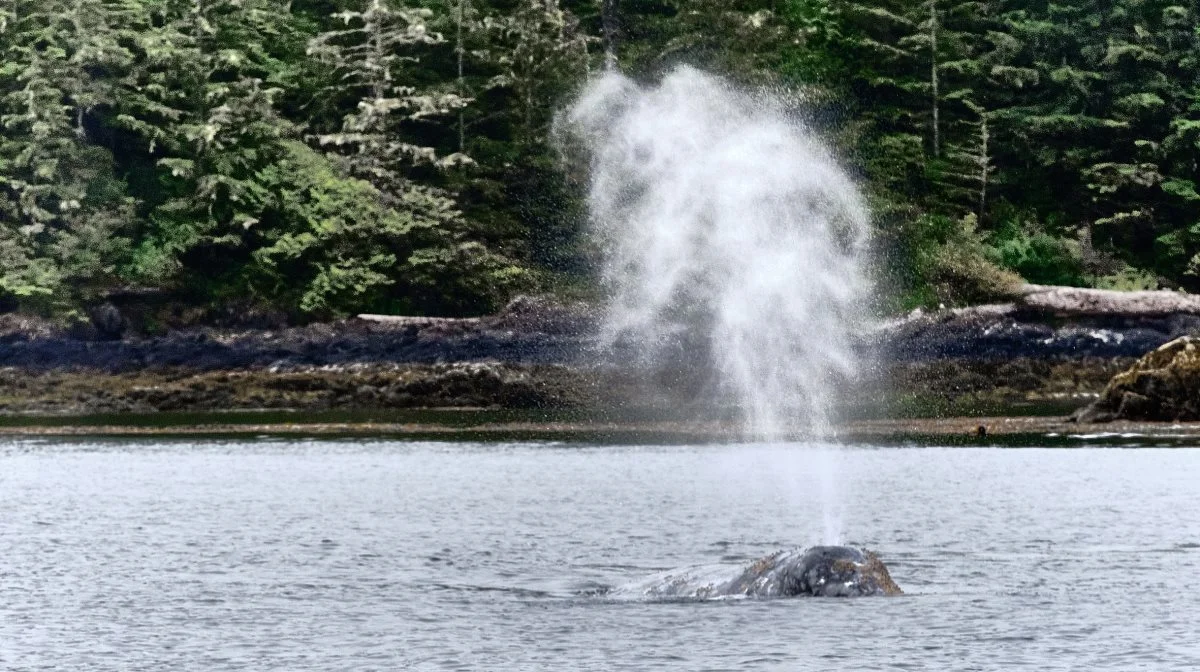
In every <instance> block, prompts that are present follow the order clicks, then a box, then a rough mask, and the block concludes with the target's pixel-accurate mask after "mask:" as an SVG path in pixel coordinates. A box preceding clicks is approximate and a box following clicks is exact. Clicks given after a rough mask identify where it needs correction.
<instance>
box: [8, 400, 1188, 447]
mask: <svg viewBox="0 0 1200 672" xmlns="http://www.w3.org/2000/svg"><path fill="white" fill-rule="evenodd" d="M452 413H453V414H455V415H456V417H454V418H453V419H454V420H455V422H453V423H450V422H445V421H443V422H437V421H430V420H424V421H413V422H388V421H347V422H335V421H312V422H283V421H269V422H253V421H251V422H232V421H230V419H229V418H227V417H226V416H227V415H229V414H228V413H222V414H214V416H213V417H212V418H210V420H214V421H212V422H203V421H196V420H195V419H194V420H193V422H190V423H180V424H174V423H161V424H149V423H147V424H134V423H126V424H105V423H99V422H80V420H82V419H81V418H78V417H73V416H65V417H53V418H46V417H38V416H21V417H20V418H11V417H10V418H7V421H8V422H0V438H3V439H13V440H21V439H38V438H47V439H101V440H102V439H139V438H147V439H150V438H157V439H187V438H225V439H241V438H248V437H256V438H276V439H320V438H330V439H333V438H338V439H363V440H371V439H377V440H401V441H422V440H431V441H442V440H444V441H496V440H512V441H521V440H527V441H534V442H555V443H588V444H595V443H599V444H605V443H614V442H622V443H629V442H633V443H645V444H648V445H659V444H664V445H670V444H710V443H754V442H755V441H754V440H753V439H752V438H748V437H746V436H745V435H744V434H743V433H742V432H741V431H740V430H739V429H738V428H737V427H735V426H734V425H732V424H728V423H721V422H704V421H682V420H660V421H636V420H632V421H604V420H575V421H573V420H545V421H530V420H514V421H497V420H496V419H494V418H490V417H488V414H489V412H487V411H481V410H461V409H456V410H454V411H452ZM473 417H474V418H476V419H475V420H472V418H473ZM18 419H19V420H20V421H21V424H12V421H13V420H18ZM138 419H140V420H153V419H154V418H153V416H150V417H147V416H141V417H139V418H138ZM444 419H445V418H443V420H444ZM50 420H53V421H54V422H49V421H50ZM39 421H41V422H39ZM980 427H984V428H985V430H986V431H985V433H984V434H983V435H981V434H980V433H979V431H978V430H979V428H980ZM805 440H820V441H831V442H833V443H835V444H847V445H855V444H860V443H869V444H871V445H885V446H888V445H912V444H919V445H927V446H958V447H972V446H996V445H1010V446H1013V447H1020V446H1033V445H1038V446H1045V445H1061V446H1070V445H1082V444H1087V445H1093V444H1097V443H1099V444H1104V445H1159V444H1165V445H1197V446H1200V422H1190V423H1156V422H1132V421H1116V422H1111V423H1105V424H1102V425H1081V424H1077V423H1073V422H1069V421H1067V420H1066V419H1065V418H1064V417H1062V416H983V417H969V416H954V417H942V418H907V419H898V418H879V419H868V420H853V421H848V422H844V423H840V424H839V425H837V426H836V427H835V429H834V432H833V434H832V436H824V437H820V438H818V437H814V436H811V435H807V436H806V435H795V436H791V437H788V438H786V439H785V441H788V442H791V441H805Z"/></svg>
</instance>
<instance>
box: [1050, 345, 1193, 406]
mask: <svg viewBox="0 0 1200 672" xmlns="http://www.w3.org/2000/svg"><path fill="white" fill-rule="evenodd" d="M1073 419H1075V420H1076V421H1078V422H1107V421H1110V420H1118V419H1120V420H1162V421H1186V420H1200V337H1197V336H1184V337H1181V338H1177V339H1175V340H1173V341H1171V342H1170V343H1167V344H1165V345H1162V346H1160V347H1159V348H1157V349H1155V350H1153V351H1151V352H1150V353H1149V354H1147V355H1146V356H1144V357H1142V358H1141V359H1139V360H1138V361H1137V362H1136V363H1134V365H1133V366H1131V367H1129V368H1128V369H1126V370H1125V371H1122V372H1121V373H1118V374H1117V375H1116V376H1113V379H1112V380H1111V381H1110V382H1109V383H1108V386H1107V387H1105V388H1104V391H1103V392H1102V393H1101V394H1100V398H1099V399H1098V400H1096V401H1095V402H1094V403H1092V404H1091V405H1089V406H1087V407H1085V408H1083V409H1081V410H1080V411H1078V412H1077V413H1076V414H1075V415H1074V416H1073Z"/></svg>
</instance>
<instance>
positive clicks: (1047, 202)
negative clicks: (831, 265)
mask: <svg viewBox="0 0 1200 672" xmlns="http://www.w3.org/2000/svg"><path fill="white" fill-rule="evenodd" d="M1197 11H1198V10H1197V7H1196V5H1195V3H1189V4H1177V2H1174V1H1170V0H1077V1H1071V0H1060V1H1057V2H1056V1H1042V0H981V1H979V2H957V1H954V0H925V1H923V2H915V1H913V2H907V1H904V0H867V1H864V2H848V1H846V0H658V1H653V0H599V1H591V0H428V1H424V0H292V1H290V2H289V1H287V0H0V52H3V60H2V61H0V128H2V135H0V309H3V310H4V311H14V310H19V311H24V312H33V313H41V314H45V315H58V316H69V315H75V314H79V312H80V311H81V310H84V309H86V307H87V306H89V305H94V304H95V303H97V302H99V301H103V300H105V299H106V297H109V296H112V295H114V294H117V293H121V292H125V293H129V292H157V293H160V294H162V295H164V296H169V297H170V300H171V301H174V302H177V303H179V304H183V305H190V306H196V307H200V308H204V307H211V306H229V305H233V306H238V307H240V308H239V309H246V310H250V309H259V308H265V309H270V310H276V311H280V312H282V313H285V314H286V315H288V316H289V318H290V319H291V320H293V321H298V322H303V321H311V320H318V319H329V318H335V317H339V316H343V315H347V314H353V313H358V312H381V313H399V314H414V315H474V314H480V313H485V312H488V311H491V310H495V309H496V308H497V307H499V306H502V305H503V304H504V303H505V302H506V301H507V300H508V299H509V298H511V297H512V296H514V295H516V294H518V293H528V292H538V293H551V294H557V295H559V296H563V297H571V298H578V297H583V298H587V297H589V296H595V295H596V294H597V292H599V291H601V290H599V289H598V288H597V287H596V286H595V284H596V280H595V278H594V272H593V271H594V269H595V267H596V264H597V260H598V258H599V250H597V249H596V248H595V244H594V243H593V242H592V241H591V239H590V238H589V235H588V223H587V215H586V211H585V207H584V202H583V200H584V191H585V189H586V180H587V166H586V163H584V162H581V161H580V160H579V159H578V158H577V157H574V158H573V157H571V156H569V154H568V153H564V152H563V151H562V148H561V142H559V140H558V137H557V134H556V130H555V129H556V126H555V119H556V116H557V115H558V113H559V112H560V111H561V110H562V109H563V108H564V107H565V106H566V105H568V104H569V103H570V101H571V99H572V97H573V96H574V95H575V94H576V93H577V92H578V90H579V89H580V87H581V86H582V84H583V83H584V82H585V81H587V79H588V78H589V77H590V76H594V75H595V74H596V73H597V72H600V71H601V70H602V69H603V68H605V67H609V66H612V65H615V67H619V68H620V69H621V70H622V71H624V72H626V73H627V74H630V75H631V76H634V77H636V78H639V79H643V80H646V81H654V80H655V79H656V78H657V77H659V76H661V75H662V74H663V73H664V72H667V71H669V70H670V69H671V68H673V67H676V66H677V65H680V64H690V65H694V66H697V67H701V68H705V69H708V70H711V71H714V72H717V73H720V74H722V75H724V76H725V77H727V78H728V79H729V80H730V81H731V82H735V83H736V84H737V85H738V86H743V87H748V88H753V89H758V88H761V89H766V90H769V91H772V92H774V93H775V94H776V95H779V96H782V97H784V98H785V99H786V100H788V101H789V103H788V104H789V105H790V106H792V107H794V108H795V114H796V118H797V120H798V123H806V124H808V125H810V126H812V127H813V128H814V129H815V130H816V131H817V132H818V133H820V134H821V135H822V137H824V138H825V140H826V141H827V142H829V143H830V144H831V145H832V146H833V147H835V148H836V150H837V152H838V155H839V156H840V157H842V160H843V162H844V164H845V166H846V168H847V169H848V170H849V171H851V173H852V174H853V175H854V176H855V178H856V179H857V181H858V182H859V183H860V184H861V185H862V188H863V190H864V191H865V193H866V194H867V195H868V198H869V200H870V202H871V205H872V211H873V213H874V224H873V225H874V237H873V245H874V247H875V251H876V254H875V258H876V259H877V260H878V264H877V266H878V268H877V269H876V274H877V275H878V276H879V278H880V285H881V286H886V287H889V288H892V289H893V290H894V291H893V292H892V294H891V295H889V296H887V297H886V298H885V300H884V301H883V302H882V304H881V309H883V310H900V309H908V308H912V307H915V306H928V305H937V304H939V303H942V304H949V305H953V304H964V303H971V302H977V301H984V300H989V299H992V298H996V297H998V296H1002V295H1004V294H1005V293H1006V292H1009V291H1011V290H1012V288H1013V287H1014V286H1015V285H1016V284H1017V283H1019V282H1021V281H1022V280H1024V281H1028V282H1035V283H1047V284H1068V285H1078V286H1096V287H1110V288H1121V289H1134V288H1155V287H1163V288H1178V289H1184V290H1193V291H1194V290H1200V193H1198V192H1197V180H1200V167H1198V164H1197V158H1198V156H1200V22H1198V21H1197V16H1196V14H1197Z"/></svg>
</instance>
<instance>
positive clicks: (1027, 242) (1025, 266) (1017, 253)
mask: <svg viewBox="0 0 1200 672" xmlns="http://www.w3.org/2000/svg"><path fill="white" fill-rule="evenodd" d="M991 245H992V247H993V248H994V249H995V253H994V256H995V257H996V258H997V260H998V261H999V263H1000V265H1002V266H1003V267H1005V268H1007V269H1010V270H1012V271H1014V272H1016V273H1018V274H1020V275H1021V277H1023V278H1025V279H1026V280H1028V281H1029V282H1032V283H1035V284H1040V285H1070V286H1074V287H1086V286H1087V285H1088V281H1087V278H1086V276H1085V273H1084V268H1083V259H1082V257H1081V255H1080V252H1079V249H1078V247H1079V246H1078V244H1076V245H1074V246H1072V245H1071V244H1070V242H1069V241H1067V240H1064V239H1062V238H1056V237H1054V236H1051V235H1050V234H1048V233H1046V232H1044V231H1037V230H1034V231H1032V232H1031V231H1028V230H1026V229H1024V228H1022V227H1021V226H1020V224H1019V223H1017V222H1009V223H1007V224H1006V225H1005V226H1003V227H1001V228H1000V229H999V230H998V231H996V233H995V234H993V236H992V241H991Z"/></svg>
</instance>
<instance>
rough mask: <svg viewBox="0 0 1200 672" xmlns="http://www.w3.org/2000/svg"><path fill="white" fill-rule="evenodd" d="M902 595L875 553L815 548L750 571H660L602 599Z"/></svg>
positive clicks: (763, 561) (775, 557) (782, 554)
mask: <svg viewBox="0 0 1200 672" xmlns="http://www.w3.org/2000/svg"><path fill="white" fill-rule="evenodd" d="M902 592H903V591H901V590H900V587H899V586H898V585H896V583H895V581H893V580H892V577H891V575H890V574H889V573H888V569H887V567H886V566H885V565H884V564H883V561H882V560H880V559H879V557H878V556H877V555H875V554H874V553H872V552H870V551H866V550H860V549H856V548H851V547H847V546H814V547H811V548H808V549H796V550H793V551H779V552H777V553H774V554H771V555H768V556H766V557H763V558H760V559H759V560H757V561H756V562H754V563H753V564H751V565H750V566H748V567H737V566H731V565H720V564H717V565H705V566H700V567H690V568H683V569H675V570H669V571H666V572H660V573H658V574H655V575H652V576H650V577H647V578H646V579H643V580H640V581H636V582H633V583H629V584H626V585H623V586H618V587H616V588H613V589H612V590H610V591H607V592H606V593H605V594H604V596H605V597H608V598H612V599H635V600H636V599H642V600H663V601H672V600H680V601H689V600H721V599H766V598H779V597H798V596H812V597H865V596H872V595H899V594H901V593H902Z"/></svg>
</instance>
